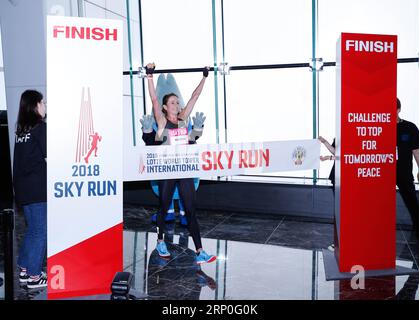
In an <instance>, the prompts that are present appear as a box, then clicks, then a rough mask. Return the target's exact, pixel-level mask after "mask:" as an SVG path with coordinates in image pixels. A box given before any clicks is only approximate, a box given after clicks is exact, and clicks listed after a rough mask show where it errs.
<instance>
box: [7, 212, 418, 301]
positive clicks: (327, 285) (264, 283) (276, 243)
mask: <svg viewBox="0 0 419 320" xmlns="http://www.w3.org/2000/svg"><path fill="white" fill-rule="evenodd" d="M155 211H156V210H155V208H144V207H138V206H133V205H125V206H124V268H125V270H126V271H129V272H131V273H132V274H134V277H135V278H134V287H135V290H136V292H137V293H138V295H139V296H141V297H143V298H145V299H164V300H166V299H176V300H187V299H193V300H195V299H206V300H231V299H234V300H248V299H255V300H265V299H274V300H276V299H297V300H356V299H401V300H415V299H416V300H419V290H418V285H419V276H418V275H411V276H397V277H383V278H369V279H367V280H366V282H365V289H364V290H353V289H352V288H351V285H350V280H345V281H326V280H325V274H324V265H323V257H322V252H321V250H322V249H324V248H327V246H328V245H329V244H331V243H332V240H333V225H331V224H328V223H314V222H308V221H305V220H304V219H299V220H296V219H295V218H289V217H286V216H283V217H281V216H274V215H261V214H255V215H249V214H248V213H246V214H242V213H225V212H202V211H201V212H198V219H199V221H200V226H201V234H202V237H203V246H204V248H205V250H206V251H208V252H210V253H212V254H216V255H217V256H218V260H217V261H216V262H214V263H211V264H207V265H203V266H202V267H198V266H197V265H196V264H195V263H194V255H195V253H194V246H193V243H192V239H191V238H190V237H188V232H187V230H186V228H184V227H182V226H181V225H180V224H179V223H178V222H175V223H170V224H168V225H167V227H168V232H167V238H166V240H167V242H169V250H170V251H171V253H172V257H171V259H169V260H165V259H161V258H160V257H159V256H158V255H157V253H156V251H155V250H154V249H155V245H156V238H157V237H156V232H155V226H154V225H152V224H151V222H150V221H151V215H152V214H153V213H154V212H155ZM16 220H17V221H16V222H17V228H16V238H17V245H19V242H20V240H21V235H22V231H23V228H24V223H23V220H22V218H21V217H20V216H17V219H16ZM1 254H2V253H0V277H2V275H1V272H2V270H3V261H2V260H3V256H2V255H1ZM418 262H419V241H417V240H416V239H415V237H414V236H413V234H412V233H411V232H409V231H405V230H401V229H398V230H397V265H399V266H404V267H409V268H418V264H417V263H418ZM15 286H16V288H17V290H16V298H17V299H33V298H36V297H39V296H40V291H36V290H35V291H30V290H27V289H26V288H24V287H20V286H19V285H18V283H17V281H16V285H15ZM3 290H4V287H3V286H1V287H0V298H1V297H2V295H3V294H4V293H3ZM41 294H42V292H41Z"/></svg>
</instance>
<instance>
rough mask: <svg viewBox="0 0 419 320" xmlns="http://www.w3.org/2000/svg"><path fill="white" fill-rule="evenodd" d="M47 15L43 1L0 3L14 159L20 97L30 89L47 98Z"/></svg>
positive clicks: (6, 1)
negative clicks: (14, 140) (15, 131)
mask: <svg viewBox="0 0 419 320" xmlns="http://www.w3.org/2000/svg"><path fill="white" fill-rule="evenodd" d="M44 12H45V10H44V1H43V0H13V1H9V0H1V1H0V26H1V38H2V43H3V59H4V76H5V85H6V103H7V113H8V120H9V139H10V145H11V148H10V152H11V153H12V159H13V146H14V143H13V139H14V129H15V123H16V120H17V113H18V108H19V100H20V95H21V94H22V92H23V91H25V90H26V89H36V90H39V91H40V92H42V93H43V94H44V96H45V94H46V43H45V24H46V19H45V14H44Z"/></svg>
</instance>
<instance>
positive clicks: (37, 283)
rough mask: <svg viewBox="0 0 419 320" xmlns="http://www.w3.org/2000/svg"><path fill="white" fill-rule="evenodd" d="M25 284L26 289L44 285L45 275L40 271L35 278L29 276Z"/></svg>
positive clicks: (46, 282)
mask: <svg viewBox="0 0 419 320" xmlns="http://www.w3.org/2000/svg"><path fill="white" fill-rule="evenodd" d="M26 285H27V286H28V289H36V288H43V287H46V286H47V285H48V280H47V275H46V274H45V273H43V272H42V273H41V274H40V275H39V276H38V278H37V279H33V278H29V280H28V282H27V283H26Z"/></svg>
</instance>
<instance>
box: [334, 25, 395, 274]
mask: <svg viewBox="0 0 419 320" xmlns="http://www.w3.org/2000/svg"><path fill="white" fill-rule="evenodd" d="M337 56H338V58H337V130H336V131H337V134H336V147H337V150H336V154H337V161H336V188H337V190H336V191H337V192H336V195H337V197H336V200H335V201H336V202H335V208H336V210H335V214H336V237H337V240H338V241H337V243H336V251H335V254H336V258H337V261H338V264H339V269H340V271H341V272H350V271H351V268H352V267H353V266H354V265H360V266H362V267H363V268H364V269H365V270H375V269H393V268H395V259H396V191H395V183H396V167H395V166H396V123H397V115H396V88H397V36H389V35H372V34H351V33H342V36H341V38H340V39H339V41H338V45H337Z"/></svg>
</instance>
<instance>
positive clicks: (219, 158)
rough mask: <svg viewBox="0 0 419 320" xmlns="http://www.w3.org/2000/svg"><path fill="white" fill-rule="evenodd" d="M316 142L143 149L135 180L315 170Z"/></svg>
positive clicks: (316, 158) (317, 146)
mask: <svg viewBox="0 0 419 320" xmlns="http://www.w3.org/2000/svg"><path fill="white" fill-rule="evenodd" d="M319 159H320V142H319V141H318V140H290V141H272V142H249V143H227V144H206V145H199V144H193V145H175V146H147V147H143V148H141V151H140V155H139V158H138V180H160V179H177V178H204V177H213V176H233V175H240V174H258V173H269V172H280V171H297V170H310V169H318V168H319V161H320V160H319Z"/></svg>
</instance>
